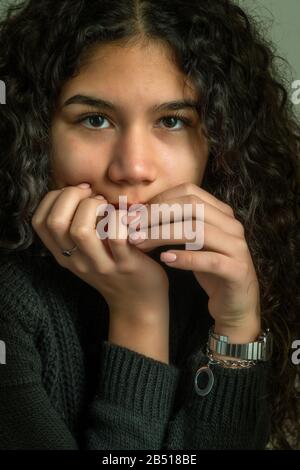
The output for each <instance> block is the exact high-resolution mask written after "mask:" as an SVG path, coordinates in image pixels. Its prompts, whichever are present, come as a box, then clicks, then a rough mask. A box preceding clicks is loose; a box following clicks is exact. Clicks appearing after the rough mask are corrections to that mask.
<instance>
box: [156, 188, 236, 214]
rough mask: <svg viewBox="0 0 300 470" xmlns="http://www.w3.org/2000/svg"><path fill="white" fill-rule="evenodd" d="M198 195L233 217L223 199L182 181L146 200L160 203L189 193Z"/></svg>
mask: <svg viewBox="0 0 300 470" xmlns="http://www.w3.org/2000/svg"><path fill="white" fill-rule="evenodd" d="M193 194H194V195H195V196H198V197H199V198H200V199H202V200H203V201H204V202H207V203H209V204H211V205H212V206H214V207H216V208H217V209H219V210H220V211H222V212H224V213H225V214H227V215H228V216H230V217H234V212H233V209H232V208H231V207H230V206H229V205H228V204H226V203H225V202H223V201H220V200H219V199H217V198H216V197H215V196H213V195H212V194H210V193H209V192H207V191H206V190H205V189H203V188H200V187H199V186H197V185H195V184H192V183H183V184H180V185H178V186H175V187H172V188H169V189H166V190H165V191H162V192H161V193H159V194H157V195H156V196H154V197H153V198H152V199H150V200H149V201H148V204H161V203H163V202H164V201H165V200H168V199H174V198H177V197H180V196H189V195H193Z"/></svg>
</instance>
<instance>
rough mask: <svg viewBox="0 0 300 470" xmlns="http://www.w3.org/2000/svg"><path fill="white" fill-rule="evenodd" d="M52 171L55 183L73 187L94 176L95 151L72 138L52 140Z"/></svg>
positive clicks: (65, 137)
mask: <svg viewBox="0 0 300 470" xmlns="http://www.w3.org/2000/svg"><path fill="white" fill-rule="evenodd" d="M52 148H53V152H52V169H53V174H54V178H55V180H56V181H61V182H64V183H65V184H69V185H75V184H79V183H81V182H85V181H91V179H92V178H93V176H94V175H95V171H97V170H96V168H95V163H94V162H95V161H96V159H95V155H94V153H95V149H93V148H92V147H91V146H90V145H87V144H86V143H84V142H82V140H80V139H77V138H75V137H74V136H66V135H65V136H64V138H60V139H59V138H56V139H53V146H52Z"/></svg>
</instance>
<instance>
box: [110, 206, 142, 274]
mask: <svg viewBox="0 0 300 470" xmlns="http://www.w3.org/2000/svg"><path fill="white" fill-rule="evenodd" d="M126 213H127V211H126V210H115V209H114V210H113V211H112V213H111V215H110V218H109V232H108V234H109V237H108V245H109V247H110V249H111V252H112V255H113V258H114V260H115V262H117V263H118V264H119V265H123V266H127V267H128V268H129V266H130V265H132V263H133V262H134V258H133V256H134V257H135V261H137V260H139V259H140V257H141V253H140V252H139V251H138V250H136V249H135V247H133V246H131V245H130V244H129V243H128V229H127V226H126V225H124V224H123V223H122V216H124V215H125V214H126Z"/></svg>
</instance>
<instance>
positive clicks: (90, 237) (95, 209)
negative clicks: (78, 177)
mask: <svg viewBox="0 0 300 470" xmlns="http://www.w3.org/2000/svg"><path fill="white" fill-rule="evenodd" d="M106 206H107V201H106V200H105V199H102V200H101V201H100V200H99V199H97V198H96V197H90V198H86V199H83V200H81V201H80V202H79V204H78V207H77V210H76V212H75V214H74V217H73V220H72V223H71V226H70V229H69V234H70V237H71V239H72V240H73V243H75V244H76V245H77V246H78V248H79V250H80V252H81V253H83V254H84V255H85V256H87V257H88V258H89V260H90V262H91V263H92V265H94V266H95V267H96V266H97V267H99V266H101V267H105V269H108V270H109V269H112V268H113V267H114V261H113V259H112V257H111V253H110V250H109V249H108V248H107V244H106V243H105V239H104V238H103V232H104V231H103V232H102V227H104V226H105V225H106V220H107V216H105V211H104V209H105V207H106Z"/></svg>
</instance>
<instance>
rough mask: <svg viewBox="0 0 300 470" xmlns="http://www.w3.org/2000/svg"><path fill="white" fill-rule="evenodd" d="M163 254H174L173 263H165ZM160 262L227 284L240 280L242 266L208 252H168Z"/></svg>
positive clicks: (226, 257) (225, 257) (224, 256)
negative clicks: (206, 275)
mask: <svg viewBox="0 0 300 470" xmlns="http://www.w3.org/2000/svg"><path fill="white" fill-rule="evenodd" d="M165 253H169V254H175V255H176V259H175V260H174V261H166V260H165V259H164V258H165ZM160 259H161V261H163V262H164V263H166V264H167V265H168V266H171V267H174V268H178V269H183V270H188V271H193V272H196V273H197V272H203V273H209V274H214V275H215V276H217V277H219V278H220V279H225V280H226V281H228V282H234V283H236V282H238V281H239V280H240V278H241V274H240V273H241V272H242V269H243V265H242V264H241V265H239V264H237V261H235V260H233V259H231V258H229V257H228V256H226V255H222V254H220V253H215V252H210V251H203V252H202V251H181V250H170V251H167V252H164V253H161V255H160Z"/></svg>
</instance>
